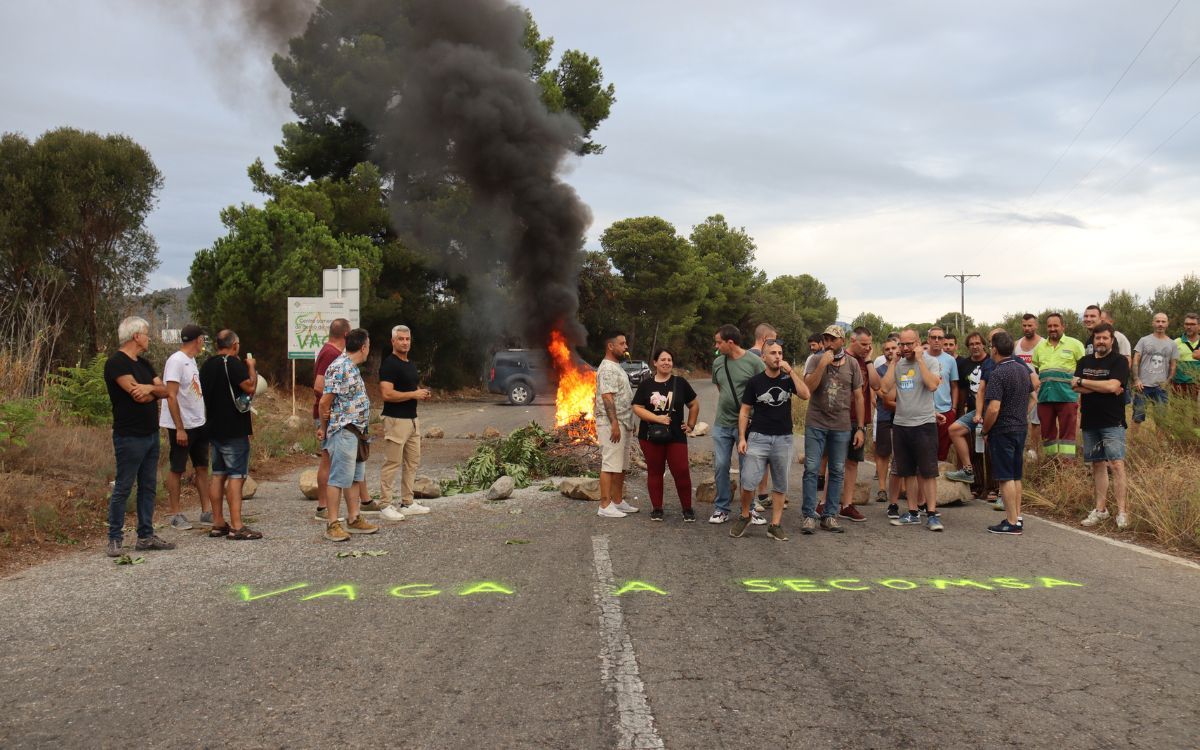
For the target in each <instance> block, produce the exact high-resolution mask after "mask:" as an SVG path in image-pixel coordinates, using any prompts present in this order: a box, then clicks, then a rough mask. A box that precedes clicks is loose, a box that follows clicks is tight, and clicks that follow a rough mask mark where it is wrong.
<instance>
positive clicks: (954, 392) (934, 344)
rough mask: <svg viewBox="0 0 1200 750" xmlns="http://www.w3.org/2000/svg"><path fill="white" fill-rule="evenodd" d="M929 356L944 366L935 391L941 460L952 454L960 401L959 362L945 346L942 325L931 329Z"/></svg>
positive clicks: (939, 456)
mask: <svg viewBox="0 0 1200 750" xmlns="http://www.w3.org/2000/svg"><path fill="white" fill-rule="evenodd" d="M928 338H929V352H928V354H929V356H931V357H933V358H934V359H936V360H937V361H938V364H939V365H941V367H942V372H941V376H942V382H941V385H939V386H938V389H937V390H936V391H934V393H933V406H934V409H936V410H937V433H938V452H937V457H938V460H939V461H945V460H946V457H947V456H949V455H950V425H951V424H953V423H954V419H955V418H956V417H957V416H958V413H957V412H955V411H954V405H955V404H957V403H958V362H957V361H956V360H955V359H954V357H952V356H951V355H950V354H948V353H947V352H946V351H945V350H944V349H943V348H942V346H943V344H944V343H945V341H946V332H945V330H943V329H942V328H941V327H940V326H934V327H933V328H930V329H929V335H928Z"/></svg>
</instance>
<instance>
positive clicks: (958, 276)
mask: <svg viewBox="0 0 1200 750" xmlns="http://www.w3.org/2000/svg"><path fill="white" fill-rule="evenodd" d="M979 276H980V274H977V273H961V272H960V273H948V274H946V275H945V278H947V279H954V280H955V281H957V282H958V287H959V308H958V335H959V336H961V335H963V334H964V333H966V331H965V330H963V321H965V320H966V319H967V281H968V280H969V279H978V278H979Z"/></svg>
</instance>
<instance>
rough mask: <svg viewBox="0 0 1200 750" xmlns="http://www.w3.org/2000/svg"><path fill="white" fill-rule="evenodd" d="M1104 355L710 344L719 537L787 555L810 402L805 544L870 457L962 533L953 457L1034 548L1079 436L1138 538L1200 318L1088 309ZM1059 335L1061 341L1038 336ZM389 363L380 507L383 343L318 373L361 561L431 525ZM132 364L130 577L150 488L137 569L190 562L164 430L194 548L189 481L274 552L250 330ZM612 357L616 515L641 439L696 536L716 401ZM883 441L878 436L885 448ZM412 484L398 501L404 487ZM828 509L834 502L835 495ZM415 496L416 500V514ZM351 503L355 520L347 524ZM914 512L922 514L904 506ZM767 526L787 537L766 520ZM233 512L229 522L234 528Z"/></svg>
mask: <svg viewBox="0 0 1200 750" xmlns="http://www.w3.org/2000/svg"><path fill="white" fill-rule="evenodd" d="M1083 324H1084V327H1085V328H1086V330H1087V332H1088V337H1087V340H1086V341H1080V340H1078V339H1075V338H1072V337H1071V336H1067V335H1065V333H1064V330H1065V326H1064V321H1063V317H1062V316H1061V315H1059V314H1057V313H1051V314H1049V315H1047V316H1045V319H1044V320H1042V321H1039V320H1038V318H1037V317H1036V316H1034V315H1025V316H1024V319H1023V321H1022V335H1021V337H1020V338H1018V339H1016V340H1014V338H1013V336H1011V335H1010V334H1009V333H1008V332H1007V331H1005V330H1003V329H993V330H992V331H990V332H989V333H988V334H987V335H986V336H985V335H984V334H983V333H980V332H973V333H971V334H969V335H967V336H966V338H965V341H964V342H963V343H964V345H965V349H966V354H963V355H958V353H957V352H958V340H957V337H956V336H955V335H954V334H953V333H952V332H948V331H945V330H944V329H942V328H941V327H938V326H933V327H931V328H929V329H928V330H927V331H925V332H924V336H922V335H921V333H920V332H918V331H917V330H915V329H913V328H905V329H904V330H902V331H898V332H895V333H892V334H889V335H888V336H887V338H886V340H885V341H883V342H882V344H881V346H880V349H881V351H882V354H880V355H879V356H877V357H875V358H874V359H872V355H873V354H874V351H875V349H874V341H873V337H872V334H871V332H870V331H869V330H868V329H866V328H862V327H858V328H855V329H853V330H852V331H850V332H849V334H847V333H846V332H845V331H844V330H843V329H842V327H840V326H838V325H830V326H829V327H828V328H826V329H825V330H824V331H823V332H822V333H821V334H818V335H814V336H812V337H810V338H809V339H808V341H807V342H806V344H807V357H806V358H805V361H804V365H803V367H802V368H800V367H799V366H797V367H796V368H795V369H794V368H793V366H792V364H791V363H790V362H789V356H794V355H793V354H792V352H791V351H790V350H788V349H787V348H786V347H787V344H786V342H784V341H782V340H781V339H780V338H778V336H777V334H776V332H775V330H774V329H773V328H772V327H771V326H770V325H769V324H765V323H764V324H761V325H759V326H758V327H757V328H756V329H755V340H754V345H753V346H752V347H751V348H749V349H746V348H743V347H742V344H741V341H742V335H741V332H740V331H739V330H738V329H737V327H736V326H733V325H724V326H721V327H720V328H719V329H718V330H717V331H716V332H715V333H714V335H713V343H714V346H715V348H716V356H715V359H714V360H713V364H712V382H713V383H714V384H715V385H716V387H717V390H718V398H717V404H716V417H715V420H714V424H713V425H712V427H711V439H712V445H713V468H714V485H715V499H714V508H713V512H712V515H711V516H709V519H708V522H709V523H711V524H722V523H726V522H729V521H732V524H731V527H730V532H729V533H730V535H731V536H733V537H742V536H744V535H745V534H746V532H747V530H748V529H749V528H750V527H751V526H766V527H767V529H766V533H767V535H768V536H769V537H771V538H772V539H775V540H778V541H787V539H788V536H787V533H786V532H785V530H784V528H783V524H782V521H783V511H784V509H785V508H787V507H788V504H789V503H788V491H789V477H790V471H791V465H792V463H793V460H792V458H793V456H794V455H795V452H796V451H795V445H794V442H795V440H796V438H795V435H796V434H797V431H796V425H795V417H794V411H793V409H792V406H793V402H794V401H796V400H801V401H807V402H808V404H807V409H806V411H805V416H804V424H803V431H802V435H803V454H802V458H801V460H802V461H803V466H804V471H803V478H802V481H801V490H800V492H801V516H802V517H801V521H800V527H799V528H800V531H801V533H803V534H812V533H815V532H816V530H817V529H822V530H825V531H828V532H833V533H842V532H844V530H845V529H844V527H843V526H842V523H843V522H844V521H850V522H858V523H861V522H864V521H866V520H867V519H866V516H864V515H863V514H862V513H861V511H859V510H858V508H857V507H855V503H854V499H855V497H854V496H855V488H856V485H857V483H858V481H857V480H858V471H859V464H861V463H862V462H863V461H865V460H866V454H867V449H868V446H870V447H871V450H872V453H873V456H872V458H873V462H874V465H875V470H876V476H877V477H878V478H879V480H878V485H879V486H878V490H877V492H876V496H875V500H876V501H877V502H879V503H881V504H886V506H887V511H886V516H887V518H888V519H889V522H890V523H891V524H892V525H895V526H917V525H925V526H926V527H927V528H928V529H929V530H931V531H943V530H944V529H945V524H944V522H943V520H942V518H941V513H940V511H939V510H938V504H937V503H938V488H937V482H938V478H939V474H940V472H941V462H944V461H946V460H947V459H948V458H950V457H951V454H952V453H953V456H952V457H953V459H954V461H955V463H956V464H957V466H958V468H957V469H954V470H951V471H948V472H947V473H946V479H949V480H952V481H958V482H965V483H968V484H970V485H971V487H972V490H973V492H974V495H975V496H976V497H978V498H981V499H988V498H994V500H993V504H994V507H995V508H996V509H997V510H1002V511H1004V512H1005V517H1004V520H1002V521H1001V522H1000V523H998V524H995V525H992V526H989V527H988V531H990V532H993V533H997V534H1021V533H1022V532H1023V520H1022V516H1021V490H1022V486H1021V482H1022V477H1023V467H1024V463H1025V459H1026V458H1027V454H1032V455H1036V454H1034V453H1033V449H1035V448H1036V447H1037V446H1038V445H1039V444H1040V446H1041V450H1042V451H1043V452H1044V453H1045V455H1047V456H1050V457H1053V458H1055V459H1056V460H1063V461H1071V460H1074V459H1075V458H1076V453H1077V439H1076V438H1077V431H1078V430H1082V433H1083V435H1082V438H1083V440H1082V443H1083V460H1084V461H1085V462H1086V463H1087V464H1089V465H1090V466H1091V470H1092V477H1093V485H1094V498H1095V507H1094V508H1093V509H1092V510H1091V511H1090V512H1089V514H1088V515H1087V517H1086V518H1084V519H1083V521H1082V523H1083V525H1084V526H1094V525H1096V524H1099V523H1103V522H1105V521H1107V520H1108V519H1109V518H1110V512H1109V510H1108V500H1109V491H1110V489H1111V491H1112V499H1113V501H1114V502H1115V503H1116V506H1117V513H1116V519H1115V523H1116V526H1117V527H1118V528H1120V529H1123V528H1126V527H1128V525H1129V523H1130V518H1129V509H1128V507H1127V501H1126V497H1127V491H1126V477H1125V466H1124V460H1125V431H1126V428H1127V421H1126V405H1127V404H1128V403H1130V402H1131V401H1132V404H1133V410H1132V411H1133V418H1132V422H1133V424H1134V426H1135V427H1136V425H1138V424H1140V423H1141V422H1143V421H1145V419H1146V415H1147V412H1148V411H1149V410H1150V409H1154V408H1158V407H1160V406H1162V405H1163V404H1166V403H1167V402H1168V400H1169V399H1170V398H1187V399H1192V400H1196V399H1197V397H1198V395H1200V317H1197V315H1196V314H1194V313H1189V314H1188V315H1186V316H1185V318H1184V321H1183V329H1184V330H1183V332H1182V333H1181V334H1179V335H1178V336H1176V337H1172V336H1171V335H1170V334H1168V330H1169V328H1170V321H1169V320H1168V318H1167V316H1166V315H1165V314H1163V313H1157V314H1155V315H1154V318H1153V330H1152V331H1151V332H1150V333H1148V334H1146V335H1144V336H1142V337H1141V338H1139V339H1138V342H1137V344H1136V345H1134V346H1132V347H1131V346H1130V343H1129V339H1128V338H1126V337H1125V336H1124V335H1123V334H1121V333H1120V332H1118V331H1116V330H1115V328H1114V327H1113V324H1112V320H1111V318H1110V317H1108V316H1107V315H1106V314H1105V312H1104V311H1103V310H1101V309H1100V308H1099V307H1098V306H1095V305H1092V306H1089V307H1088V308H1087V310H1086V311H1085V313H1084V317H1083ZM1042 325H1044V326H1045V332H1046V335H1045V337H1043V336H1041V334H1040V329H1041V326H1042ZM391 333H392V338H391V342H390V343H391V351H390V352H389V353H388V354H387V355H386V356H385V357H384V358H383V361H382V363H381V365H380V368H379V380H380V397H381V399H382V401H383V409H382V412H383V414H382V416H383V435H382V446H383V450H384V454H385V457H384V462H383V467H382V470H381V472H380V488H381V492H380V497H379V498H378V499H372V497H371V495H370V493H369V492H368V490H367V483H366V471H365V469H366V461H367V458H368V457H369V452H370V447H371V439H370V437H369V435H368V433H369V421H370V409H371V403H370V400H369V398H368V395H367V389H366V384H365V382H364V380H363V376H362V373H361V371H360V366H361V365H362V364H363V362H365V361H366V359H367V357H368V356H369V354H370V338H369V335H368V333H367V331H366V330H364V329H361V328H358V329H353V330H352V329H351V327H350V323H349V321H347V320H345V319H338V320H335V321H333V323H332V324H331V325H330V329H329V337H328V340H327V342H326V343H325V344H324V346H323V347H322V349H321V350H320V352H318V353H317V356H316V363H315V379H314V383H313V391H314V404H313V411H312V417H313V421H314V428H315V430H316V437H317V439H318V441H319V442H320V446H321V451H320V464H319V467H318V470H317V490H318V491H317V510H316V514H315V516H314V517H315V519H316V520H319V521H321V522H322V523H324V524H325V531H324V537H325V538H326V539H328V540H330V541H334V542H342V541H346V540H347V539H349V538H350V536H351V535H353V534H373V533H376V532H378V531H379V528H380V527H379V525H378V523H373V522H371V521H368V520H367V518H366V516H367V515H373V516H375V517H376V519H375V520H376V521H383V520H386V521H403V520H404V519H405V518H406V517H407V516H410V515H418V514H425V513H429V512H430V509H429V508H428V507H426V506H424V505H422V504H420V503H418V502H417V501H416V499H415V494H414V479H415V477H416V471H417V468H418V467H419V465H420V460H421V432H420V422H419V420H418V417H417V403H418V402H420V401H423V400H426V399H428V398H429V397H430V391H429V389H427V388H423V387H421V385H420V374H419V372H418V371H417V368H416V366H415V365H414V364H413V363H412V362H411V361H410V359H409V355H410V352H411V349H412V343H413V342H412V331H411V330H410V329H409V328H408V327H407V326H403V325H399V326H396V327H395V328H393V329H392V332H391ZM118 335H119V338H120V347H119V348H118V349H117V350H116V351H115V352H114V353H113V354H112V356H111V357H109V359H108V360H107V362H106V364H105V368H104V378H105V383H106V386H107V389H108V395H109V400H110V402H111V404H112V413H113V451H114V456H115V464H116V479H115V481H114V483H113V490H112V494H111V496H110V499H109V510H108V545H107V548H106V553H107V554H108V555H109V556H111V557H118V556H120V555H122V554H123V552H122V549H123V545H124V533H123V527H124V518H125V512H126V504H127V502H128V500H129V497H130V495H131V493H132V492H133V487H134V484H135V483H136V485H137V495H136V501H135V508H136V513H137V542H136V544H135V549H137V550H139V551H140V550H169V549H173V548H174V546H175V545H174V544H173V543H171V542H169V541H166V540H164V539H162V538H161V537H159V536H158V535H157V534H155V533H154V521H153V518H154V509H155V499H156V498H155V493H156V489H157V481H158V462H159V452H160V436H159V430H160V429H162V430H164V431H165V438H166V443H167V445H168V450H169V454H170V455H169V458H168V469H169V471H168V473H167V476H166V479H165V485H166V489H167V503H168V512H169V515H170V521H169V523H170V525H171V526H172V527H174V528H176V529H179V530H186V529H190V528H192V525H191V523H190V521H189V520H188V518H187V516H186V514H184V513H183V512H182V510H181V506H180V491H181V485H182V480H183V476H184V474H185V472H186V470H187V467H188V464H189V463H190V464H191V466H192V469H193V476H194V480H195V486H196V490H197V493H198V494H199V497H200V504H201V513H200V523H201V524H202V525H204V526H207V527H209V531H208V535H209V536H210V537H214V538H220V537H224V538H226V539H231V540H255V539H261V538H262V534H261V533H260V532H259V531H257V530H255V529H252V528H250V527H249V526H247V525H246V524H245V522H244V520H243V517H242V503H243V487H244V484H245V480H246V479H247V477H248V475H249V463H250V437H251V435H252V434H253V419H252V409H251V403H252V398H253V396H254V395H255V393H256V392H257V390H258V387H259V376H258V373H257V371H256V368H255V361H254V357H253V356H252V355H250V354H246V355H245V356H244V357H243V356H241V342H240V339H239V337H238V335H237V333H236V332H234V331H232V330H221V331H219V332H218V333H217V335H216V337H215V339H214V344H215V350H214V353H213V354H212V355H211V356H209V357H207V359H206V360H205V361H204V364H203V365H202V366H198V365H197V361H196V360H197V357H198V356H199V355H200V353H201V352H202V351H203V350H204V346H205V343H206V340H207V338H208V334H207V332H206V331H205V330H204V329H202V328H200V327H199V326H195V325H188V326H185V327H184V328H183V329H182V330H181V332H180V346H179V349H178V351H176V352H174V353H173V354H172V355H171V356H170V357H169V358H168V359H167V361H166V363H165V365H164V367H163V374H162V377H161V378H160V377H159V376H158V374H157V372H156V371H155V369H154V366H153V365H152V364H151V363H150V361H149V360H148V359H147V358H146V356H145V353H146V351H147V350H148V348H149V341H150V329H149V324H148V323H147V322H146V321H145V320H143V319H142V318H138V317H129V318H126V319H125V320H123V321H122V322H121V324H120V326H119V328H118ZM604 344H605V357H604V360H603V361H601V363H600V365H599V367H598V368H597V370H596V384H597V388H596V406H595V415H596V430H597V436H598V439H599V441H600V444H601V453H602V456H601V466H600V495H601V498H600V504H599V509H598V511H597V513H598V515H600V516H601V517H604V518H622V517H625V516H627V515H629V514H631V513H636V512H638V510H639V508H637V507H635V506H633V505H632V504H630V503H629V502H628V501H627V500H625V499H624V484H625V472H626V470H627V468H628V466H629V462H630V448H631V442H632V440H633V439H634V435H635V433H636V439H637V440H638V443H639V446H640V448H641V452H642V454H643V455H644V457H645V460H646V468H647V488H648V490H649V495H650V502H651V505H652V510H651V512H650V518H651V520H653V521H662V520H663V518H664V517H665V510H664V507H663V491H664V480H665V474H666V472H667V471H668V470H669V471H670V474H671V477H672V479H673V480H674V483H675V489H676V492H677V494H678V496H679V499H680V505H681V511H682V518H683V521H684V522H688V523H690V522H694V521H695V520H696V514H695V510H694V509H693V507H692V479H691V465H690V461H689V456H688V439H689V436H690V435H691V434H692V432H693V430H694V429H695V428H696V424H697V419H698V417H699V413H700V404H699V400H698V398H697V394H696V391H695V389H694V388H693V387H692V385H691V384H690V383H689V382H688V381H687V379H685V378H683V377H680V376H678V375H676V374H675V354H674V352H673V351H671V349H670V348H667V347H660V348H659V349H657V350H656V351H654V352H653V356H652V362H653V372H652V376H651V377H648V378H646V379H645V380H643V381H642V382H641V384H640V385H639V386H638V388H637V390H636V392H635V391H634V389H633V388H632V386H631V385H630V382H629V379H628V377H627V376H626V375H625V373H624V371H623V370H622V369H621V367H620V365H619V363H620V361H621V360H622V358H623V357H624V356H625V354H626V352H627V350H628V343H627V341H626V337H625V335H624V334H621V333H612V334H610V335H608V336H607V337H606V338H605V341H604ZM872 436H873V437H872ZM735 457H736V458H737V461H738V474H737V477H738V487H737V499H738V504H739V507H738V511H737V512H736V513H735V512H734V509H733V501H734V497H735V495H734V487H733V484H732V481H731V468H732V464H733V460H734V458H735ZM397 473H399V474H400V481H399V488H398V492H397V486H396V475H397ZM822 491H823V492H824V497H823V498H822V497H821V493H822ZM397 494H398V495H399V497H398V499H397ZM343 502H344V504H345V510H346V512H345V515H344V516H342V515H339V514H340V512H341V509H342V505H343ZM901 503H903V505H904V507H903V508H902V507H901ZM768 511H769V514H770V519H769V520H768V519H767V518H766V517H765V515H764V514H767V513H768ZM226 513H228V516H226Z"/></svg>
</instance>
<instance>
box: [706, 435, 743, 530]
mask: <svg viewBox="0 0 1200 750" xmlns="http://www.w3.org/2000/svg"><path fill="white" fill-rule="evenodd" d="M737 439H738V428H737V427H722V426H721V425H719V424H717V425H713V428H712V441H713V472H714V474H715V475H716V476H715V479H716V482H717V499H716V500H715V501H714V502H713V505H714V506H715V507H714V508H713V509H714V510H717V511H721V512H722V513H728V512H729V504H730V502H732V500H733V488H732V487H730V484H729V466H730V464H732V463H733V448H734V446H736V445H737ZM744 463H745V457H743V456H740V455H739V456H738V473H739V474H740V473H741V471H742V465H743V464H744Z"/></svg>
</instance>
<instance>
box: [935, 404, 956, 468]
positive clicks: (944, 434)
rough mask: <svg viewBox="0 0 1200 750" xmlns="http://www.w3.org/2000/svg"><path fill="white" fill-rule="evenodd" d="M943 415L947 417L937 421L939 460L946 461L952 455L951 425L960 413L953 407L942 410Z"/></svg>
mask: <svg viewBox="0 0 1200 750" xmlns="http://www.w3.org/2000/svg"><path fill="white" fill-rule="evenodd" d="M942 416H943V417H945V419H943V420H942V421H940V422H938V423H937V433H938V460H939V461H945V460H946V456H949V455H950V425H952V424H954V420H956V419H958V414H957V413H956V412H955V411H954V410H953V409H951V410H950V411H947V412H942Z"/></svg>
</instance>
